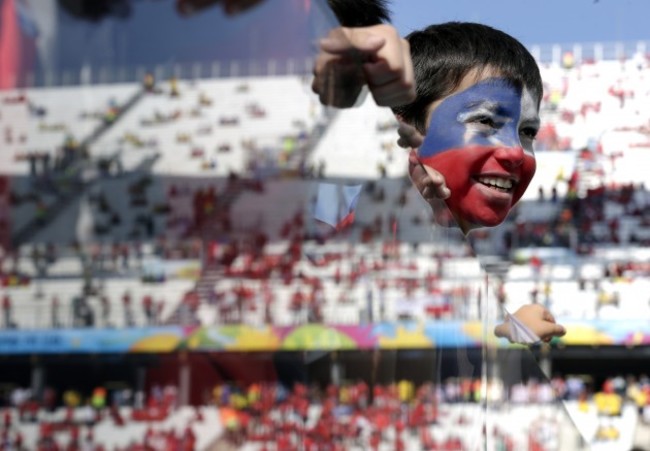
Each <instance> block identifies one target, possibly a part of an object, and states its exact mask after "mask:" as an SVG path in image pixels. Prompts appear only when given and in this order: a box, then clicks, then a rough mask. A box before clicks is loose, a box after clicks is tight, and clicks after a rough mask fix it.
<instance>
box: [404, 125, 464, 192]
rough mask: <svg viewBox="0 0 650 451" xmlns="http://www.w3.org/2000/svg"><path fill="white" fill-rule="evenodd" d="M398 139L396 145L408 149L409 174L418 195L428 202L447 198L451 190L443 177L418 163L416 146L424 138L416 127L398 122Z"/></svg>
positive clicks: (420, 143) (419, 144)
mask: <svg viewBox="0 0 650 451" xmlns="http://www.w3.org/2000/svg"><path fill="white" fill-rule="evenodd" d="M397 133H398V134H399V139H398V140H397V145H398V146H400V147H403V148H407V149H410V151H409V176H410V177H411V180H412V181H413V184H414V185H415V187H416V188H417V190H418V191H419V192H420V195H422V197H423V198H424V200H426V201H427V202H428V203H429V204H431V203H432V202H434V201H436V200H440V199H447V198H448V197H449V196H450V195H451V192H450V191H449V188H447V185H446V184H445V177H444V176H443V175H442V174H441V173H440V172H438V171H436V170H435V169H433V168H430V167H428V166H424V165H423V164H422V163H420V159H419V158H418V155H417V151H416V150H417V148H418V147H420V146H421V145H422V142H423V141H424V138H423V137H422V135H420V132H418V131H417V129H416V128H415V127H413V126H411V125H409V124H406V123H404V122H400V124H399V128H398V129H397Z"/></svg>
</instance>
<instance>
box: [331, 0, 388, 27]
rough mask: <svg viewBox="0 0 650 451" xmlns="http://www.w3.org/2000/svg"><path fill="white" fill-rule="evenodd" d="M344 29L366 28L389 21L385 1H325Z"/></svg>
mask: <svg viewBox="0 0 650 451" xmlns="http://www.w3.org/2000/svg"><path fill="white" fill-rule="evenodd" d="M327 3H328V5H329V7H330V8H331V9H332V12H334V15H335V16H336V18H337V19H338V21H339V23H340V24H341V25H342V26H344V27H368V26H370V25H379V24H380V23H384V22H388V21H389V20H390V11H389V10H388V5H387V3H388V2H387V1H386V0H327Z"/></svg>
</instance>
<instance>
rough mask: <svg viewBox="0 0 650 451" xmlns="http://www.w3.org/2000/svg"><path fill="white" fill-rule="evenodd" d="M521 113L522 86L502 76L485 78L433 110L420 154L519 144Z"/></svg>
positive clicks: (431, 154) (423, 156)
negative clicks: (517, 86) (519, 87)
mask: <svg viewBox="0 0 650 451" xmlns="http://www.w3.org/2000/svg"><path fill="white" fill-rule="evenodd" d="M520 116H521V89H517V88H515V87H514V86H513V85H512V83H511V82H509V81H508V80H505V79H503V78H488V79H486V80H482V81H480V82H478V83H476V84H475V85H473V86H471V87H469V88H468V89H466V90H464V91H462V92H459V93H458V94H454V95H451V96H450V97H448V98H446V99H445V100H443V101H442V102H441V103H440V105H438V107H437V108H436V109H435V110H434V111H433V113H432V114H431V121H430V123H429V129H428V131H427V134H426V136H425V139H424V142H423V144H422V146H421V147H420V151H419V154H420V157H421V158H427V157H431V156H433V155H436V154H438V153H440V152H444V151H445V150H449V149H460V148H463V147H469V146H495V145H500V146H506V147H514V146H519V145H520V144H519V130H518V127H519V118H520ZM481 121H483V123H482V122H481Z"/></svg>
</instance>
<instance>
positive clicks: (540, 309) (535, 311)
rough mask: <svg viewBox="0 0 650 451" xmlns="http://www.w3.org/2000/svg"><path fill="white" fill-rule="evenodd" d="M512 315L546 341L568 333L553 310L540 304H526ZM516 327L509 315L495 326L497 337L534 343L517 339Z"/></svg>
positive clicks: (515, 341)
mask: <svg viewBox="0 0 650 451" xmlns="http://www.w3.org/2000/svg"><path fill="white" fill-rule="evenodd" d="M512 316H514V317H515V319H516V321H517V322H518V323H520V324H521V325H523V326H525V327H526V328H527V329H528V331H530V332H532V333H533V334H535V335H536V336H537V337H538V338H539V340H540V341H543V342H545V343H548V342H549V341H551V339H552V338H553V337H562V336H564V335H565V334H566V329H565V328H564V326H562V325H560V324H557V323H556V322H555V318H554V317H553V315H552V314H551V312H549V311H548V310H547V309H546V308H544V306H542V305H540V304H528V305H524V306H522V307H520V308H519V310H517V311H516V312H515V313H513V314H512ZM514 327H515V322H514V321H513V320H512V318H510V315H508V317H506V319H505V321H504V322H503V323H502V324H499V325H498V326H496V327H495V329H494V333H495V335H496V336H497V337H504V338H507V339H508V340H510V341H511V342H513V343H522V344H533V343H528V342H522V341H521V340H517V339H515V337H516V336H517V335H518V334H516V333H515V332H514V331H513V328H514Z"/></svg>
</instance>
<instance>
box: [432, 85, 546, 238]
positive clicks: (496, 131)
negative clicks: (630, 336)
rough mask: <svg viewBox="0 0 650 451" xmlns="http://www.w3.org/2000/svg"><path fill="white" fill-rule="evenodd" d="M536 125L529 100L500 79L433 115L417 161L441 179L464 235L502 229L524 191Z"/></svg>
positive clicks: (463, 94)
mask: <svg viewBox="0 0 650 451" xmlns="http://www.w3.org/2000/svg"><path fill="white" fill-rule="evenodd" d="M538 123H539V117H538V113H537V107H536V104H535V101H534V99H533V97H532V95H530V93H529V92H528V90H524V92H523V93H522V91H521V90H520V89H517V88H515V87H514V86H513V85H512V84H511V83H510V82H509V81H508V80H506V79H503V78H488V79H484V80H482V81H479V82H478V83H476V84H474V85H472V86H470V87H469V88H467V89H465V90H463V91H461V92H458V93H456V94H452V95H451V96H450V97H447V98H446V99H444V100H443V101H442V102H441V103H440V104H439V105H438V106H436V107H435V108H434V109H433V111H432V113H431V120H430V123H429V129H428V131H427V134H426V136H425V139H424V142H423V144H422V146H421V147H420V150H419V156H420V161H421V162H422V163H423V164H424V165H427V166H430V167H432V168H434V169H435V170H436V171H438V172H440V173H441V174H442V175H443V176H444V177H445V181H446V183H447V187H448V188H449V189H450V191H451V196H450V197H449V198H448V199H447V200H446V203H447V206H448V207H449V209H450V210H451V212H452V213H453V215H454V217H455V219H456V221H457V222H458V224H459V225H460V227H461V228H462V229H463V231H464V232H467V231H469V230H470V229H473V228H477V227H483V226H486V227H492V226H496V225H499V224H501V223H502V222H503V221H504V220H505V218H506V216H507V215H508V212H509V211H510V209H511V208H512V206H513V205H514V204H515V203H517V201H518V200H519V199H520V198H521V196H522V195H523V193H524V191H526V188H527V187H528V184H529V183H530V181H531V179H532V178H533V175H534V174H535V156H534V154H533V148H532V144H533V138H534V134H535V133H536V130H537V128H538V127H539V125H538ZM522 135H523V136H522Z"/></svg>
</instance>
